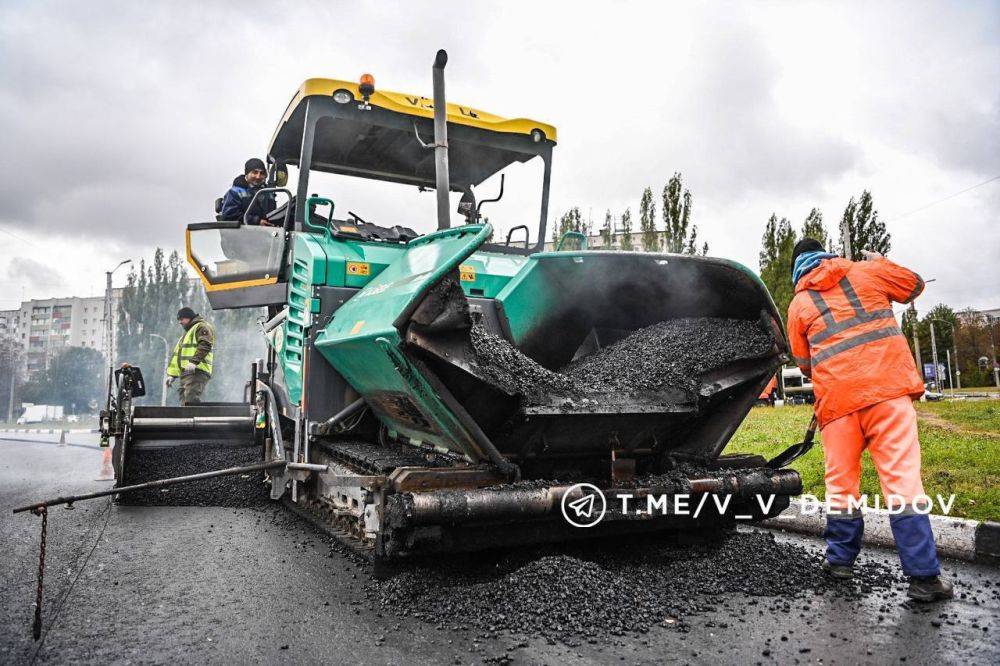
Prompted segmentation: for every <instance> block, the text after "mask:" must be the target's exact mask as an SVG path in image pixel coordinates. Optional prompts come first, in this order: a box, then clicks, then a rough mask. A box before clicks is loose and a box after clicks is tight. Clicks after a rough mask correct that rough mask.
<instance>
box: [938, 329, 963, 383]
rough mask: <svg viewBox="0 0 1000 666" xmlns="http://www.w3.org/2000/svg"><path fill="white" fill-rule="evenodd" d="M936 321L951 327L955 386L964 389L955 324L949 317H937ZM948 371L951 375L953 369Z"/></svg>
mask: <svg viewBox="0 0 1000 666" xmlns="http://www.w3.org/2000/svg"><path fill="white" fill-rule="evenodd" d="M934 321H939V322H941V323H942V324H947V325H948V326H950V327H951V346H952V350H953V351H954V352H955V354H954V356H955V388H957V389H959V390H961V389H962V370H961V367H960V366H959V365H958V335H957V334H956V331H955V325H954V324H952V323H951V322H950V321H948V320H947V319H938V318H936V317H935V318H934ZM945 351H948V350H945ZM948 373H949V376H951V370H950V369H949V370H948Z"/></svg>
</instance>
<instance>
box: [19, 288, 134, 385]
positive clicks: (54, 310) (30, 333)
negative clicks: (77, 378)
mask: <svg viewBox="0 0 1000 666" xmlns="http://www.w3.org/2000/svg"><path fill="white" fill-rule="evenodd" d="M120 293H121V290H120V289H115V290H113V292H112V299H113V302H112V308H113V310H112V311H114V309H115V308H116V307H117V299H118V298H119V296H120ZM103 320H104V297H103V296H95V297H92V298H78V297H70V298H46V299H36V300H31V301H25V302H23V303H21V307H20V308H19V309H17V310H5V311H0V337H10V338H13V339H14V340H15V341H16V342H17V343H19V344H20V346H21V350H22V362H23V366H22V369H23V371H24V372H25V373H26V375H27V377H28V379H29V380H30V379H31V377H33V376H34V375H36V374H37V373H39V372H41V371H43V370H44V369H45V368H46V367H47V366H48V363H49V361H50V359H52V358H53V357H54V356H55V355H56V354H58V353H59V352H60V351H61V350H62V349H64V348H66V347H89V348H91V349H96V350H98V351H100V352H102V353H103V352H104V321H103ZM113 332H114V329H113V328H112V333H113Z"/></svg>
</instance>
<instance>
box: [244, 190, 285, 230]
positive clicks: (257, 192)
mask: <svg viewBox="0 0 1000 666" xmlns="http://www.w3.org/2000/svg"><path fill="white" fill-rule="evenodd" d="M264 192H284V193H285V194H286V195H287V196H288V204H289V205H287V206H285V220H284V222H282V224H281V226H282V227H284V228H285V229H287V228H288V221H289V220H290V219H291V213H292V206H291V203H292V192H291V190H289V189H287V188H284V187H262V188H260V189H259V190H257V191H256V192H254V194H253V199H251V200H250V205H249V206H247V209H246V212H244V213H243V224H249V222H247V215H249V214H250V210H251V209H252V208H253V205H254V202H256V201H257V197H259V196H260V195H261V194H263V193H264Z"/></svg>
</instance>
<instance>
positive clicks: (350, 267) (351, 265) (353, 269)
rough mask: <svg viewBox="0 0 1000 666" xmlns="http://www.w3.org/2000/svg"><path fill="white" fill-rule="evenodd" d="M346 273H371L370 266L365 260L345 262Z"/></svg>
mask: <svg viewBox="0 0 1000 666" xmlns="http://www.w3.org/2000/svg"><path fill="white" fill-rule="evenodd" d="M347 274H348V275H371V274H372V266H371V264H369V263H368V262H365V261H348V262H347Z"/></svg>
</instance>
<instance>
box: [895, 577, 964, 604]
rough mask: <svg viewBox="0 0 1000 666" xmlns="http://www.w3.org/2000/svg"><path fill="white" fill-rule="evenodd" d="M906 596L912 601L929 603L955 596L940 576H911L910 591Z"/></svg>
mask: <svg viewBox="0 0 1000 666" xmlns="http://www.w3.org/2000/svg"><path fill="white" fill-rule="evenodd" d="M906 596H908V597H909V598H911V599H913V600H914V601H920V602H922V603H929V602H931V601H941V600H943V599H951V598H952V597H953V596H955V593H954V591H953V590H952V586H951V583H949V582H948V581H946V580H942V578H941V577H940V576H913V577H911V578H910V589H908V590H907V591H906Z"/></svg>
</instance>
